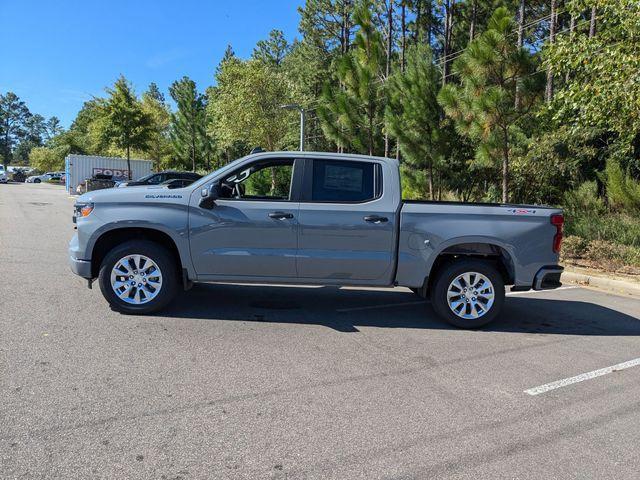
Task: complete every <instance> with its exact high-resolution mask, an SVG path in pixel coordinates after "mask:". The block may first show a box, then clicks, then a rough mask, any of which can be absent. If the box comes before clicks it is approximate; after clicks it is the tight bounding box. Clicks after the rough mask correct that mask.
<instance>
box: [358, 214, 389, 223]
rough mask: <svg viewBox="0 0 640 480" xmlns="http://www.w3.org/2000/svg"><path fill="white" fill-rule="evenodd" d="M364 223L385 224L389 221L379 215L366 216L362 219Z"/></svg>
mask: <svg viewBox="0 0 640 480" xmlns="http://www.w3.org/2000/svg"><path fill="white" fill-rule="evenodd" d="M364 221H365V222H369V223H385V222H388V221H389V219H388V218H387V217H381V216H380V215H367V216H366V217H364Z"/></svg>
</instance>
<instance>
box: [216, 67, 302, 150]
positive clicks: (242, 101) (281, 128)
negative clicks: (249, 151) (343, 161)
mask: <svg viewBox="0 0 640 480" xmlns="http://www.w3.org/2000/svg"><path fill="white" fill-rule="evenodd" d="M216 80H217V86H216V87H215V89H212V90H211V91H210V107H209V108H210V115H211V118H212V119H213V125H214V127H213V133H214V135H215V138H216V139H217V141H218V143H219V145H220V146H221V147H222V148H230V147H232V146H233V145H235V144H237V143H238V142H244V143H246V144H249V145H252V146H261V147H263V148H266V149H267V150H277V149H279V148H281V147H282V146H283V143H284V141H285V137H286V134H287V131H288V123H287V120H289V119H290V120H291V121H293V119H294V118H295V117H293V116H292V115H291V113H288V112H286V111H284V110H283V109H282V108H281V106H282V105H283V104H285V103H287V102H288V101H289V100H290V97H289V90H290V89H289V87H288V83H287V79H286V77H285V76H284V75H283V74H282V73H281V72H280V71H279V70H277V69H274V68H271V67H269V66H267V65H265V64H264V63H263V62H261V61H258V60H249V61H241V60H238V59H235V60H234V61H228V62H225V63H224V64H223V65H221V67H220V70H219V72H218V75H217V76H216Z"/></svg>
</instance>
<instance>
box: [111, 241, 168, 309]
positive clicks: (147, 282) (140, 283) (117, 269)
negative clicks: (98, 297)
mask: <svg viewBox="0 0 640 480" xmlns="http://www.w3.org/2000/svg"><path fill="white" fill-rule="evenodd" d="M99 283H100V290H101V292H102V295H103V296H104V298H105V299H106V300H107V301H108V302H109V305H111V308H112V309H114V310H116V311H118V312H121V313H129V314H145V313H151V312H155V311H158V310H160V309H162V308H164V307H165V306H166V305H167V304H169V302H171V300H173V298H174V297H175V295H176V292H177V290H178V288H177V287H178V275H177V269H176V265H175V259H174V258H173V255H172V254H171V253H170V252H169V251H168V250H166V249H165V248H164V247H162V246H160V245H158V244H156V243H153V242H149V241H130V242H125V243H123V244H121V245H118V246H117V247H114V248H113V249H112V250H111V251H110V252H109V253H108V254H107V255H106V257H105V258H104V260H103V261H102V264H101V266H100V274H99Z"/></svg>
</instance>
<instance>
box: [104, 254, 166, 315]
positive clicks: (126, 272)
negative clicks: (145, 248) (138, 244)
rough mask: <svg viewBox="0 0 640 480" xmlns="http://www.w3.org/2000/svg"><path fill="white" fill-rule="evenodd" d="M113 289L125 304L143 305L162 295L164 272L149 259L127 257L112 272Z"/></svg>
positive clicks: (137, 256) (119, 261) (138, 256)
mask: <svg viewBox="0 0 640 480" xmlns="http://www.w3.org/2000/svg"><path fill="white" fill-rule="evenodd" d="M111 288H113V291H114V292H115V294H116V296H117V297H118V298H119V299H120V300H122V301H123V302H127V303H130V304H133V305H142V304H144V303H147V302H150V301H151V300H153V299H154V298H155V297H156V296H157V295H158V293H160V289H161V288H162V272H161V271H160V268H159V267H158V265H157V264H156V263H155V262H154V261H153V260H151V259H150V258H149V257H145V256H144V255H127V256H126V257H122V258H121V259H120V260H118V261H117V262H116V263H115V265H114V266H113V269H112V270H111Z"/></svg>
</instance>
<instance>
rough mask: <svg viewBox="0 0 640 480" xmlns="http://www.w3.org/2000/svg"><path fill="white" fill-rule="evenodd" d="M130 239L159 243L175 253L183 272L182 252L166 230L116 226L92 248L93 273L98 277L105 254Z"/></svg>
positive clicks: (178, 267) (175, 259)
mask: <svg viewBox="0 0 640 480" xmlns="http://www.w3.org/2000/svg"><path fill="white" fill-rule="evenodd" d="M130 240H144V241H149V242H153V243H157V244H158V245H161V246H162V247H164V248H166V249H167V250H168V251H169V252H171V254H172V255H173V259H174V262H175V266H176V269H177V271H178V272H182V269H183V268H184V266H183V265H182V260H181V258H180V252H179V251H178V247H177V245H176V243H175V242H174V240H173V239H172V238H171V237H170V236H169V235H168V234H166V233H165V232H162V231H160V230H156V229H153V228H138V227H127V228H115V229H112V230H107V231H106V232H104V233H103V234H102V235H100V237H99V238H98V239H97V240H96V242H95V243H94V245H93V248H92V250H91V257H90V258H91V275H92V278H97V277H98V273H99V272H100V266H101V265H102V261H103V260H104V258H105V256H106V255H107V254H108V253H109V252H110V251H111V250H112V249H113V248H115V247H116V246H118V245H120V244H122V243H125V242H128V241H130Z"/></svg>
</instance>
